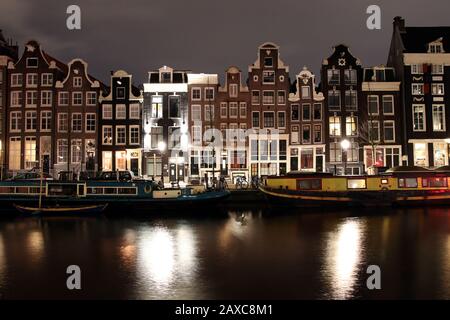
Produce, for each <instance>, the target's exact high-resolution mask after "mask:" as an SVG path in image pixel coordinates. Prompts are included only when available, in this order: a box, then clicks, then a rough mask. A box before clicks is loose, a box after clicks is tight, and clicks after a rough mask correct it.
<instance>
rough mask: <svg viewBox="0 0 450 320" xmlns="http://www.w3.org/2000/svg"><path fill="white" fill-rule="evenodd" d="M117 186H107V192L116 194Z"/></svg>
mask: <svg viewBox="0 0 450 320" xmlns="http://www.w3.org/2000/svg"><path fill="white" fill-rule="evenodd" d="M116 191H117V189H116V188H105V194H116V193H117V192H116Z"/></svg>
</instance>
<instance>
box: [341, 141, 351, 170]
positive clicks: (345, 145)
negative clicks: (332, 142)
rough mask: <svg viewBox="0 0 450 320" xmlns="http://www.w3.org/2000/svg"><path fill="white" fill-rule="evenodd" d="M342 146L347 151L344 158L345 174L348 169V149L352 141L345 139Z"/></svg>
mask: <svg viewBox="0 0 450 320" xmlns="http://www.w3.org/2000/svg"><path fill="white" fill-rule="evenodd" d="M341 148H342V149H343V150H344V151H345V159H344V176H345V175H346V171H347V150H348V149H349V148H350V141H348V140H347V139H344V140H342V141H341Z"/></svg>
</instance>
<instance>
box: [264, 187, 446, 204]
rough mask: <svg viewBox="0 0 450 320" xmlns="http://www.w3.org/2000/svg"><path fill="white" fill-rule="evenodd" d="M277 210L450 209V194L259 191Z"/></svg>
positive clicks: (421, 192) (391, 191)
mask: <svg viewBox="0 0 450 320" xmlns="http://www.w3.org/2000/svg"><path fill="white" fill-rule="evenodd" d="M260 191H261V192H262V193H263V194H264V196H265V198H266V199H267V201H268V202H269V203H270V204H271V205H274V206H280V207H285V208H290V207H295V208H299V207H300V208H302V207H341V208H342V207H344V208H345V207H389V206H417V205H422V206H423V205H427V206H428V205H450V191H447V192H439V193H433V192H429V191H393V190H390V191H356V192H323V191H314V192H305V191H304V192H301V191H296V190H292V191H290V190H274V189H265V188H260Z"/></svg>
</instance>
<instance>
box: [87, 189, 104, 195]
mask: <svg viewBox="0 0 450 320" xmlns="http://www.w3.org/2000/svg"><path fill="white" fill-rule="evenodd" d="M87 193H88V194H103V188H87Z"/></svg>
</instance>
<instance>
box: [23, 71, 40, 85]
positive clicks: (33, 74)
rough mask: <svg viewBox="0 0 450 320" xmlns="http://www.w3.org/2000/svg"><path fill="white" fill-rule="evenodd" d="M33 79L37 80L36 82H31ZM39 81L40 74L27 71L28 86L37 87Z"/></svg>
mask: <svg viewBox="0 0 450 320" xmlns="http://www.w3.org/2000/svg"><path fill="white" fill-rule="evenodd" d="M31 79H34V80H36V81H35V82H31ZM38 82H39V75H38V74H37V73H27V82H26V85H25V87H26V88H37V86H38Z"/></svg>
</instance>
